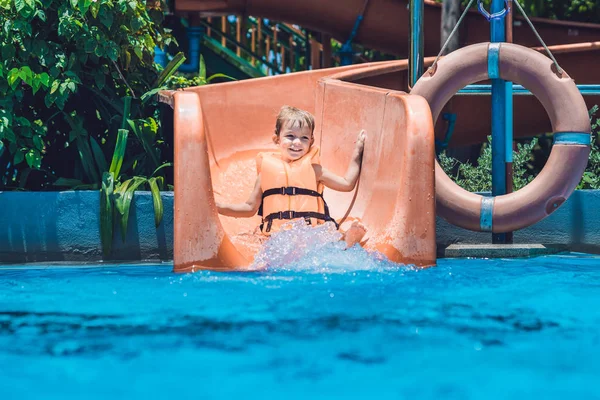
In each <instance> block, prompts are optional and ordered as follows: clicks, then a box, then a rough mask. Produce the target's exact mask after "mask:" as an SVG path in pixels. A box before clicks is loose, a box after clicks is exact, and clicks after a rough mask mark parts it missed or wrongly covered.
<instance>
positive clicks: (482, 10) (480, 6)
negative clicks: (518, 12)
mask: <svg viewBox="0 0 600 400" xmlns="http://www.w3.org/2000/svg"><path fill="white" fill-rule="evenodd" d="M477 8H478V9H479V12H480V13H481V15H483V16H484V17H485V19H487V20H488V22H489V21H491V20H493V19H500V18H504V16H505V15H506V14H507V13H508V12H509V11H510V6H509V5H508V0H504V9H503V10H501V11H498V12H495V13H492V14H490V13H489V12H488V11H487V10H486V9H485V7H484V6H483V3H482V0H477Z"/></svg>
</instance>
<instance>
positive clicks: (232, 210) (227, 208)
mask: <svg viewBox="0 0 600 400" xmlns="http://www.w3.org/2000/svg"><path fill="white" fill-rule="evenodd" d="M261 200H262V190H261V188H260V174H259V175H258V177H257V178H256V183H255V184H254V189H252V194H250V197H248V200H246V202H245V203H240V204H223V203H219V202H217V211H218V212H219V214H222V215H226V216H228V217H236V218H241V217H252V216H253V215H254V214H256V212H257V211H258V208H259V207H260V202H261Z"/></svg>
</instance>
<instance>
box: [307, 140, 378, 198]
mask: <svg viewBox="0 0 600 400" xmlns="http://www.w3.org/2000/svg"><path fill="white" fill-rule="evenodd" d="M366 138H367V136H366V135H365V131H364V130H361V131H360V133H359V134H358V138H357V139H356V146H355V147H354V152H353V153H352V158H351V159H350V164H348V169H347V170H346V175H345V176H344V177H341V176H338V175H336V174H334V173H332V172H330V171H328V170H327V169H325V168H323V167H322V166H320V165H317V164H314V165H313V166H314V168H315V173H316V175H317V180H318V181H319V182H321V183H323V184H324V185H325V186H327V187H328V188H331V189H333V190H338V191H340V192H349V191H351V190H352V189H354V186H356V181H357V180H358V176H359V175H360V163H361V160H362V154H363V150H364V148H365V139H366Z"/></svg>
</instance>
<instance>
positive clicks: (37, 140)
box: [33, 135, 44, 151]
mask: <svg viewBox="0 0 600 400" xmlns="http://www.w3.org/2000/svg"><path fill="white" fill-rule="evenodd" d="M33 145H34V146H35V148H36V149H38V150H39V151H42V150H44V139H42V137H41V136H40V135H35V136H33Z"/></svg>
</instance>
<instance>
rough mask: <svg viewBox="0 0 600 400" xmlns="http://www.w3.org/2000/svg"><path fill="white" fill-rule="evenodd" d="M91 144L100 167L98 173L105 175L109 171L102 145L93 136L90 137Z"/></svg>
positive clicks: (97, 164)
mask: <svg viewBox="0 0 600 400" xmlns="http://www.w3.org/2000/svg"><path fill="white" fill-rule="evenodd" d="M90 144H91V146H92V153H93V154H94V160H95V161H96V166H97V167H98V171H100V172H102V173H104V172H106V171H108V166H107V165H106V159H105V158H104V153H103V152H102V149H101V148H100V145H99V144H98V142H97V141H96V139H94V138H93V137H92V136H90Z"/></svg>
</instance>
